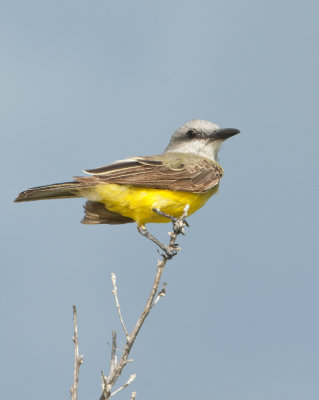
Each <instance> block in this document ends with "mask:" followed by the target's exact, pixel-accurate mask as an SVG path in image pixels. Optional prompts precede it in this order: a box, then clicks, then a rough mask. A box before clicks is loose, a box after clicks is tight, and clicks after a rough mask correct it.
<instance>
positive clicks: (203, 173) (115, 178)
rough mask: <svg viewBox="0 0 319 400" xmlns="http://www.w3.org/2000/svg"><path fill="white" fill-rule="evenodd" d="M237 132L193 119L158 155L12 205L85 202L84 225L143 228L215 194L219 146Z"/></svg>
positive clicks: (34, 191)
mask: <svg viewBox="0 0 319 400" xmlns="http://www.w3.org/2000/svg"><path fill="white" fill-rule="evenodd" d="M238 133H239V130H238V129H233V128H225V129H220V128H219V126H217V125H215V124H213V123H212V122H209V121H204V120H201V119H195V120H193V121H190V122H188V123H187V124H185V125H183V126H182V127H180V128H179V129H177V130H176V131H175V132H174V134H173V135H172V137H171V140H170V142H169V144H168V146H167V148H166V149H165V151H164V152H163V154H161V155H156V156H146V157H131V158H127V159H125V160H120V161H115V162H114V163H112V164H110V165H106V166H104V167H99V168H96V169H89V170H85V171H84V172H86V173H88V174H89V175H91V176H88V177H83V176H81V177H74V181H73V182H64V183H56V184H53V185H48V186H39V187H34V188H31V189H27V190H25V191H24V192H22V193H20V194H19V196H18V197H17V198H16V199H15V201H16V202H21V201H33V200H45V199H60V198H73V197H85V198H87V199H88V201H87V202H86V204H85V206H84V210H85V216H84V218H83V220H82V221H81V222H82V223H83V224H111V225H113V224H126V223H129V222H136V223H137V225H138V227H139V228H140V227H144V225H145V224H147V223H150V222H169V221H170V219H168V218H167V217H165V216H163V215H160V214H159V213H157V212H156V211H154V210H160V211H161V212H163V213H165V214H168V215H170V216H172V217H176V218H178V217H180V216H181V215H182V214H183V211H184V209H185V206H186V205H187V204H188V205H189V209H188V215H191V214H193V213H194V212H195V211H196V210H198V209H199V208H201V207H202V206H203V205H204V204H205V203H206V201H207V200H208V199H209V198H210V197H211V196H212V195H213V194H215V193H216V192H217V190H218V187H219V182H220V179H221V177H222V176H223V168H222V167H221V166H220V165H219V164H218V163H217V161H216V160H217V153H218V150H219V147H220V145H221V143H222V142H223V141H224V140H225V139H228V138H229V137H231V136H233V135H236V134H238Z"/></svg>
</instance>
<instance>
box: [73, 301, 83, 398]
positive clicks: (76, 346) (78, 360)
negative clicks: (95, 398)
mask: <svg viewBox="0 0 319 400" xmlns="http://www.w3.org/2000/svg"><path fill="white" fill-rule="evenodd" d="M73 322H74V336H73V338H72V340H73V343H74V372H73V385H72V386H71V389H70V393H71V399H72V400H77V398H78V384H79V373H80V366H81V364H82V363H83V356H80V354H79V337H78V318H77V313H76V307H75V306H73Z"/></svg>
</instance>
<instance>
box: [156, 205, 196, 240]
mask: <svg viewBox="0 0 319 400" xmlns="http://www.w3.org/2000/svg"><path fill="white" fill-rule="evenodd" d="M188 208H189V207H187V206H186V207H185V210H184V214H183V215H182V216H181V217H180V218H176V217H173V216H172V215H169V214H166V213H165V212H163V211H161V210H159V209H158V208H153V211H154V212H156V214H158V215H162V216H163V217H166V218H168V219H170V220H171V221H172V223H173V231H174V233H175V234H176V235H179V234H180V233H181V234H182V235H185V226H187V227H189V224H188V222H187V221H186V219H185V217H186V214H187V211H188Z"/></svg>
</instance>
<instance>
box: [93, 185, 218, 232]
mask: <svg viewBox="0 0 319 400" xmlns="http://www.w3.org/2000/svg"><path fill="white" fill-rule="evenodd" d="M217 191H218V186H215V187H214V188H213V189H211V190H210V191H208V192H206V193H190V192H173V191H171V190H161V189H148V188H142V187H135V186H129V185H117V184H113V183H100V184H98V185H96V186H95V187H94V188H92V190H91V191H90V193H88V195H87V197H88V198H89V199H90V200H94V201H100V202H101V203H103V204H104V205H105V208H107V209H108V210H110V211H113V212H116V213H118V214H121V215H124V216H125V217H129V218H132V219H133V220H134V221H136V223H137V224H138V225H144V224H147V223H150V222H170V220H169V219H167V218H165V217H163V216H161V215H158V214H156V213H155V212H154V211H153V208H157V209H160V210H161V211H163V212H165V213H166V214H169V215H172V216H174V217H180V216H181V215H182V214H183V211H184V208H185V206H186V204H189V211H188V215H191V214H193V213H194V212H195V211H196V210H198V209H199V208H201V207H202V206H203V205H204V204H205V203H206V201H207V200H208V199H209V198H210V197H211V196H212V195H213V194H215V193H216V192H217Z"/></svg>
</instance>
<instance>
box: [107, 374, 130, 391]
mask: <svg viewBox="0 0 319 400" xmlns="http://www.w3.org/2000/svg"><path fill="white" fill-rule="evenodd" d="M135 378H136V374H133V375H131V376H130V377H129V379H128V381H127V382H126V383H124V385H122V386H121V387H119V388H118V389H116V390H115V391H114V392H113V393H111V396H114V395H115V394H116V393H118V392H120V391H121V390H123V389H125V388H126V387H128V385H129V384H131V383H132V382H133V381H134V380H135Z"/></svg>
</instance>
